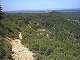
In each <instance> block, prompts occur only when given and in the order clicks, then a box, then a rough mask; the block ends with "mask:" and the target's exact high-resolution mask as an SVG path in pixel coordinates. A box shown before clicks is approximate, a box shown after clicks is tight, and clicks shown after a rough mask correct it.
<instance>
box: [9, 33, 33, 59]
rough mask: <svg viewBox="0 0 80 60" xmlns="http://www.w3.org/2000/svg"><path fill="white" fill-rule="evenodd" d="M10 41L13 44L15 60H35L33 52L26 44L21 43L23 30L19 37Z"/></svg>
mask: <svg viewBox="0 0 80 60" xmlns="http://www.w3.org/2000/svg"><path fill="white" fill-rule="evenodd" d="M8 39H9V40H10V43H11V45H12V52H13V54H12V58H13V59H14V60H34V59H33V53H32V52H31V51H29V49H28V48H26V47H25V46H24V45H22V44H21V39H22V35H21V32H20V33H19V39H15V38H14V39H11V38H8Z"/></svg>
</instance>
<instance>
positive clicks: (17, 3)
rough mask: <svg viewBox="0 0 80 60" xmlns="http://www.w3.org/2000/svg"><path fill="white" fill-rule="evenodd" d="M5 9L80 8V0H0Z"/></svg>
mask: <svg viewBox="0 0 80 60" xmlns="http://www.w3.org/2000/svg"><path fill="white" fill-rule="evenodd" d="M0 2H1V4H2V7H3V10H4V11H15V10H61V9H76V8H80V0H0Z"/></svg>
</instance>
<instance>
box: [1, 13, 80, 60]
mask: <svg viewBox="0 0 80 60" xmlns="http://www.w3.org/2000/svg"><path fill="white" fill-rule="evenodd" d="M18 32H22V36H23V39H22V44H24V45H25V46H26V47H28V48H29V49H30V50H31V51H33V52H34V53H35V56H34V57H35V60H79V59H80V23H79V22H75V21H72V20H67V19H66V18H64V17H63V16H62V15H61V14H58V13H45V14H44V13H43V14H25V13H24V14H23V13H22V14H20V13H16V14H14V13H13V14H7V15H6V16H5V18H4V19H2V20H0V36H1V38H6V37H10V38H18V34H19V33H18ZM3 41H5V40H2V39H1V40H0V57H3V56H7V54H6V55H4V54H3V51H4V50H5V51H4V52H5V53H7V52H9V50H8V49H9V47H7V45H8V44H5V43H4V42H3ZM1 42H3V43H1ZM5 45H6V46H5ZM1 49H3V50H1ZM9 54H10V53H9ZM9 54H8V55H9ZM8 58H9V56H8ZM6 59H7V58H6Z"/></svg>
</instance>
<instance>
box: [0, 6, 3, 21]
mask: <svg viewBox="0 0 80 60" xmlns="http://www.w3.org/2000/svg"><path fill="white" fill-rule="evenodd" d="M1 19H3V12H2V7H1V5H0V20H1Z"/></svg>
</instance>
